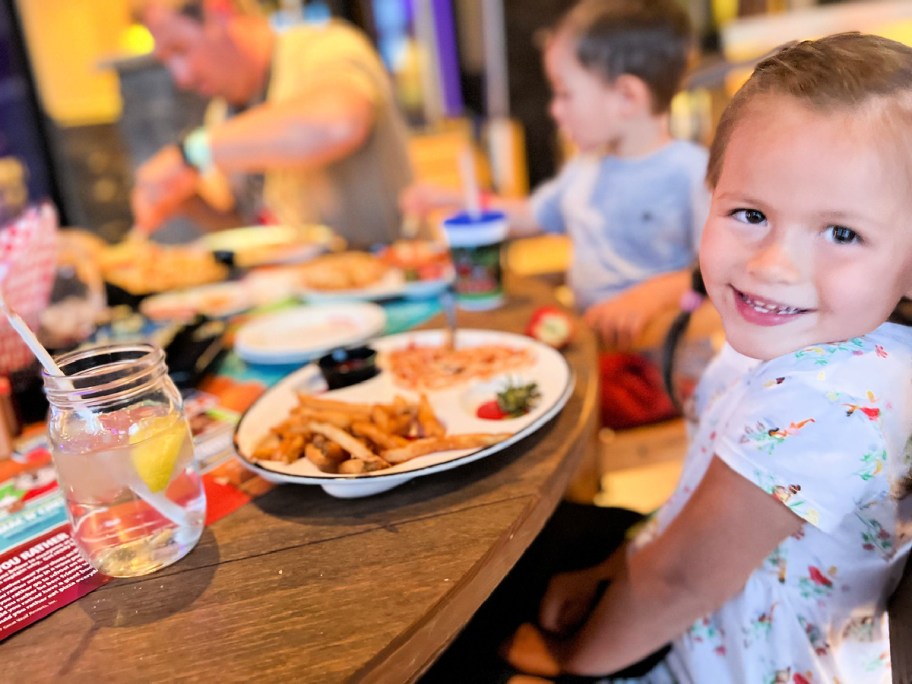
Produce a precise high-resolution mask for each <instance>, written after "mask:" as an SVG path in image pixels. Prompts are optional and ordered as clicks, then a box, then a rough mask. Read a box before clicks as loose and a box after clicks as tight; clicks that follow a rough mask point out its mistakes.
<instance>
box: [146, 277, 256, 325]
mask: <svg viewBox="0 0 912 684" xmlns="http://www.w3.org/2000/svg"><path fill="white" fill-rule="evenodd" d="M253 304H254V302H253V300H252V299H251V298H250V297H249V296H248V293H247V292H246V290H245V288H244V287H242V286H241V284H240V283H236V282H231V283H217V284H215V285H202V286H200V287H192V288H188V289H186V290H176V291H174V292H164V293H162V294H157V295H152V296H151V297H146V298H145V299H144V300H142V302H140V305H139V310H140V311H141V312H142V313H143V314H144V315H146V316H148V317H149V318H152V319H156V320H161V319H171V318H186V317H188V316H193V315H194V314H197V313H201V314H203V315H205V316H210V317H212V318H221V317H224V316H231V315H232V314H236V313H239V312H241V311H244V310H245V309H249V308H250V307H252V306H253Z"/></svg>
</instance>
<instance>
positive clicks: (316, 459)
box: [304, 442, 339, 473]
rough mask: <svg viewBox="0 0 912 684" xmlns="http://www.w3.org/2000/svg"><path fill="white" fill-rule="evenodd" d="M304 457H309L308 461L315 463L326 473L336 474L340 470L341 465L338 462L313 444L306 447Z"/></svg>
mask: <svg viewBox="0 0 912 684" xmlns="http://www.w3.org/2000/svg"><path fill="white" fill-rule="evenodd" d="M304 455H305V456H306V457H307V460H308V461H310V462H311V463H313V464H314V465H315V466H317V468H319V469H320V470H322V471H323V472H324V473H335V472H337V470H338V467H339V463H338V462H337V461H333V460H332V459H331V458H329V457H328V456H327V455H326V454H324V453H323V450H322V449H320V447H318V446H316V445H315V444H314V443H313V442H311V443H310V444H308V445H307V446H306V447H304Z"/></svg>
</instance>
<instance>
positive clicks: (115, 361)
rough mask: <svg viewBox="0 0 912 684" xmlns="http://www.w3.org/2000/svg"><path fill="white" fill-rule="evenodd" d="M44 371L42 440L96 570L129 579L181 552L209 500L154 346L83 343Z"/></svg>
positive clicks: (195, 534) (197, 530)
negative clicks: (55, 370) (53, 370)
mask: <svg viewBox="0 0 912 684" xmlns="http://www.w3.org/2000/svg"><path fill="white" fill-rule="evenodd" d="M56 361H57V363H58V365H59V366H60V369H61V370H62V371H63V373H64V375H63V376H54V375H48V374H47V373H43V374H42V375H43V379H44V391H45V394H46V395H47V398H48V402H49V404H50V412H49V416H48V437H49V440H50V443H51V453H52V455H53V458H54V465H55V466H56V468H57V479H58V481H59V482H60V487H61V490H62V491H63V493H64V496H65V498H66V506H67V513H68V515H69V518H70V523H71V524H72V527H73V529H72V535H73V539H74V541H75V543H76V546H77V547H78V548H79V550H80V552H81V553H82V554H83V555H84V556H85V557H86V559H87V560H88V561H89V562H90V563H91V564H92V565H93V566H94V567H95V568H97V569H98V570H99V571H100V572H102V573H104V574H106V575H110V576H112V577H134V576H138V575H145V574H147V573H150V572H153V571H155V570H157V569H159V568H162V567H164V566H166V565H170V564H171V563H174V562H175V561H177V560H178V559H180V558H182V557H183V556H185V555H186V554H187V553H188V552H189V551H190V550H191V549H192V548H193V547H194V545H195V544H196V542H197V541H198V540H199V537H200V534H201V533H202V530H203V522H204V519H205V513H206V497H205V493H204V491H203V485H202V480H201V478H200V474H199V469H198V467H197V465H196V460H195V459H194V456H193V441H192V439H191V435H190V429H189V426H188V424H187V420H186V418H185V416H184V413H183V409H182V402H181V396H180V393H179V392H178V390H177V388H176V387H175V386H174V383H173V382H172V381H171V378H170V377H168V369H167V367H166V365H165V355H164V352H163V351H162V350H161V349H160V348H158V347H156V346H153V345H151V344H119V345H109V346H98V347H91V348H88V349H79V350H76V351H73V352H69V353H67V354H63V355H61V356H59V357H57V359H56Z"/></svg>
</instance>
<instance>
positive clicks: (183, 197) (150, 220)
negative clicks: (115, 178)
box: [130, 145, 199, 234]
mask: <svg viewBox="0 0 912 684" xmlns="http://www.w3.org/2000/svg"><path fill="white" fill-rule="evenodd" d="M198 182H199V174H198V173H197V172H196V170H194V169H192V168H190V167H189V166H187V165H186V164H185V163H184V160H183V158H182V157H181V153H180V150H178V148H177V146H175V145H168V146H167V147H164V148H162V149H161V150H159V151H158V152H157V153H156V154H155V155H154V156H153V157H152V158H151V159H149V160H148V161H146V162H145V163H144V164H143V165H142V166H140V167H139V168H138V169H137V171H136V182H135V185H134V187H133V192H132V193H131V195H130V205H131V208H132V210H133V221H134V223H135V225H136V227H137V229H138V230H139V231H141V232H143V233H146V234H148V233H151V232H154V231H155V230H156V229H158V228H159V227H160V226H161V224H162V223H163V222H164V221H166V220H167V219H169V218H170V217H171V216H173V215H174V214H175V213H177V212H178V210H179V209H180V207H181V205H182V204H184V203H185V202H186V201H187V200H188V199H190V198H191V197H193V196H194V195H195V194H196V188H197V184H198Z"/></svg>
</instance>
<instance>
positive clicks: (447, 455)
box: [234, 330, 574, 498]
mask: <svg viewBox="0 0 912 684" xmlns="http://www.w3.org/2000/svg"><path fill="white" fill-rule="evenodd" d="M445 334H446V333H445V332H444V331H442V330H424V331H417V332H410V333H402V334H399V335H392V336H388V337H381V338H378V339H376V340H374V341H373V342H372V343H371V346H373V347H374V348H375V349H377V351H378V352H380V365H381V367H382V365H383V353H384V352H385V351H388V350H392V349H398V348H401V347H404V346H406V345H408V344H413V343H414V344H416V345H423V346H424V345H439V344H441V343H442V342H443V339H444V335H445ZM457 340H458V344H459V345H460V346H466V347H473V346H477V345H481V344H504V345H509V346H511V347H516V348H526V349H532V351H533V353H534V355H535V362H534V364H533V365H531V366H529V367H526V368H521V369H517V370H513V371H510V372H508V373H504V374H502V375H499V376H496V377H494V378H491V379H489V380H477V379H476V380H474V381H472V380H469V381H467V382H464V383H462V384H459V385H455V386H453V387H449V388H447V389H443V390H434V391H429V392H427V395H428V399H429V400H430V402H431V406H432V407H433V409H434V412H435V413H436V414H437V416H438V417H439V418H440V419H441V421H443V422H444V424H445V425H446V428H447V432H449V433H452V434H456V433H464V432H512V433H513V434H512V436H511V437H509V438H508V439H506V440H505V441H503V442H500V443H498V444H495V445H493V446H489V447H485V448H482V449H476V450H467V449H463V450H459V451H442V452H438V453H435V454H428V455H427V456H421V457H419V458H415V459H413V460H411V461H407V462H406V463H400V464H397V465H394V466H392V467H391V468H387V469H385V470H379V471H375V472H372V473H366V474H363V475H334V474H331V473H324V472H321V471H320V470H318V469H317V468H316V466H314V465H313V464H312V463H311V462H310V461H308V460H307V459H306V458H302V459H299V460H298V461H296V462H294V463H290V464H285V463H280V462H277V461H256V462H254V461H251V460H249V458H247V455H249V454H252V453H253V450H254V448H255V447H256V445H257V444H258V443H259V442H260V440H261V439H262V438H263V437H265V436H266V434H267V433H268V432H269V429H270V428H271V427H272V426H274V425H276V424H278V423H279V422H281V421H282V420H284V419H285V417H286V416H288V414H289V412H290V411H291V409H292V408H294V407H295V406H297V403H298V401H297V393H298V392H310V393H315V392H320V391H323V390H324V389H325V387H326V385H325V383H324V382H323V379H322V377H321V376H320V373H319V371H318V369H317V368H316V367H315V366H314V364H309V365H307V366H305V367H304V368H302V369H300V370H298V371H296V372H295V373H292V374H291V375H289V376H288V377H286V378H284V379H283V380H282V381H281V382H279V384H277V385H275V386H274V387H273V388H272V389H270V390H269V391H267V392H266V393H265V394H264V395H263V396H261V397H260V398H259V399H258V400H257V401H256V402H255V403H254V404H253V406H251V407H250V408H249V409H248V410H247V412H246V413H245V414H244V415H243V416H242V417H241V420H240V422H239V423H238V425H237V427H236V428H235V433H234V444H235V449H236V450H237V453H238V455H239V457H240V460H241V462H242V463H243V464H244V465H245V466H246V467H248V468H250V469H251V470H253V471H254V472H255V473H257V474H258V475H260V476H261V477H263V478H265V479H267V480H270V481H272V482H290V483H295V484H315V485H320V486H322V487H323V489H324V490H325V491H326V492H327V493H328V494H330V495H331V496H335V497H340V498H352V497H360V496H371V495H373V494H379V493H380V492H384V491H386V490H388V489H392V488H393V487H395V486H397V485H400V484H403V483H405V482H408V481H409V480H411V479H413V478H416V477H421V476H424V475H430V474H432V473H437V472H441V471H443V470H449V469H450V468H455V467H457V466H460V465H462V464H464V463H471V462H472V461H476V460H478V459H480V458H484V457H486V456H490V455H491V454H493V453H496V452H498V451H500V450H502V449H505V448H506V447H508V446H510V445H511V444H514V443H516V442H518V441H519V440H521V439H522V438H523V437H526V436H527V435H530V434H532V433H533V432H535V431H536V430H538V429H539V428H541V427H542V426H543V425H545V424H546V423H547V422H548V421H549V420H550V419H551V418H553V417H554V416H555V415H556V414H557V413H558V412H559V411H560V410H561V408H563V406H564V404H566V402H567V400H568V399H569V398H570V395H571V393H572V392H573V385H574V379H573V375H572V373H571V371H570V367H569V366H568V365H567V362H566V360H565V359H564V357H563V356H561V354H560V353H559V352H558V351H556V350H554V349H552V348H551V347H548V346H546V345H543V344H541V343H540V342H537V341H536V340H533V339H532V338H529V337H525V336H522V335H513V334H510V333H502V332H497V331H492V330H460V331H459V334H458V337H457ZM508 378H512V379H514V380H516V381H519V382H523V383H528V382H532V381H534V382H536V383H537V384H538V387H539V390H540V392H541V395H542V396H541V400H540V401H539V403H538V404H537V405H536V407H535V408H534V409H533V410H532V411H530V412H529V413H527V414H526V415H524V416H520V417H519V418H512V419H509V420H503V421H492V420H484V419H481V418H478V417H476V415H475V410H476V409H477V407H478V405H479V404H481V403H483V402H484V401H488V400H490V399H492V398H493V397H494V395H495V394H496V392H497V390H498V389H499V388H501V387H502V386H503V384H504V383H505V382H506V380H507V379H508ZM396 394H401V395H403V396H405V397H409V398H417V393H416V392H413V391H410V390H406V389H403V388H401V387H398V386H396V385H395V384H394V383H393V377H392V374H391V373H390V372H388V371H384V372H381V373H380V374H379V375H377V376H375V377H373V378H371V379H370V380H367V381H365V382H362V383H360V384H357V385H354V386H352V387H346V388H343V389H339V390H333V391H332V392H328V393H327V395H331V396H332V397H333V398H334V399H347V400H350V401H353V402H369V403H371V402H387V401H390V400H391V399H392V398H393V397H394V396H395V395H396Z"/></svg>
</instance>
